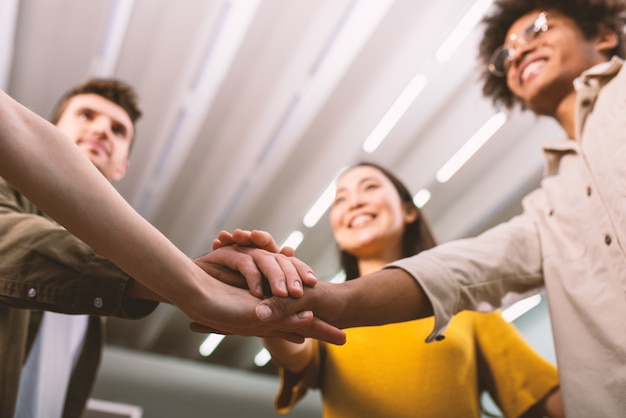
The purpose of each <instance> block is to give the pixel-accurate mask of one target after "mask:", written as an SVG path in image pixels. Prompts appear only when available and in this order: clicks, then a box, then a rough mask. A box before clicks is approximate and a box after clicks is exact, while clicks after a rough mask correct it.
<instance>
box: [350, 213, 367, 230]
mask: <svg viewBox="0 0 626 418" xmlns="http://www.w3.org/2000/svg"><path fill="white" fill-rule="evenodd" d="M370 219H372V216H371V215H358V216H355V217H354V218H353V219H352V222H350V226H351V227H353V228H355V227H359V226H362V225H364V224H366V223H367V222H369V221H370Z"/></svg>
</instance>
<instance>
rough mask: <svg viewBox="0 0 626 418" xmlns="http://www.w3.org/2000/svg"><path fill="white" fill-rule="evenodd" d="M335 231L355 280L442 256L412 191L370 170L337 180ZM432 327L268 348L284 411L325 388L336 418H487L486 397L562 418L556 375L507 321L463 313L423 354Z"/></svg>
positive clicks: (512, 409) (506, 407)
mask: <svg viewBox="0 0 626 418" xmlns="http://www.w3.org/2000/svg"><path fill="white" fill-rule="evenodd" d="M330 223H331V226H332V230H333V234H334V237H335V240H336V242H337V245H338V247H339V249H340V253H341V263H342V267H343V269H344V271H345V272H346V279H347V280H358V277H359V276H361V275H365V274H368V273H372V272H374V271H377V270H380V269H382V268H383V267H384V266H385V265H387V264H388V263H391V262H393V261H395V260H398V259H400V258H403V257H409V256H411V255H414V254H417V253H419V252H421V251H423V250H426V249H428V248H432V247H434V246H435V239H434V237H433V235H432V233H431V232H430V228H429V226H428V223H427V222H426V219H425V218H424V216H423V215H422V214H421V212H420V211H419V209H418V208H417V207H416V206H415V204H414V203H413V200H412V196H411V194H410V193H409V191H408V189H407V188H406V186H404V184H402V182H400V180H399V179H398V178H396V177H395V176H394V175H393V174H391V173H390V172H388V171H387V170H385V169H384V168H382V167H380V166H377V165H374V164H370V163H362V164H358V165H356V166H353V167H351V168H350V169H348V170H346V171H344V172H343V174H342V175H341V176H340V177H339V179H338V180H337V189H336V197H335V200H334V203H333V205H332V208H331V213H330ZM380 285H381V286H384V284H383V283H381V284H380ZM432 327H433V319H432V318H427V319H421V320H417V321H409V322H404V323H398V324H390V325H383V326H378V327H365V328H351V329H347V330H346V336H347V343H346V344H345V345H343V346H341V347H339V346H332V345H328V344H324V343H322V342H319V341H315V340H307V341H306V342H305V343H304V344H302V345H295V344H291V343H288V342H286V341H283V340H277V339H269V338H265V339H264V340H263V341H264V344H265V345H266V347H267V348H268V350H269V351H270V353H271V354H272V359H273V361H274V362H275V363H276V364H278V365H279V366H281V367H282V370H281V378H282V388H281V390H280V392H279V394H278V397H277V398H276V407H277V409H278V410H279V411H281V412H286V411H288V410H290V409H291V408H292V407H293V406H294V404H295V403H296V402H297V401H298V400H299V399H301V398H302V397H303V396H304V394H305V393H306V391H307V390H308V389H310V388H319V389H321V391H322V398H323V404H324V406H323V407H324V416H325V417H329V418H332V417H342V418H345V417H363V416H368V417H381V418H382V417H389V416H393V417H415V416H450V417H452V416H455V417H456V416H459V417H460V416H462V417H480V416H481V401H480V396H481V394H482V393H483V392H484V391H488V392H489V393H490V394H491V395H492V397H493V398H494V399H497V403H498V406H499V407H500V408H501V410H502V411H503V412H504V413H505V415H506V416H507V417H520V416H529V417H530V416H543V415H535V414H544V413H545V414H546V415H548V416H560V415H559V413H558V411H552V410H546V405H547V404H548V403H549V402H551V401H552V400H556V401H557V403H558V402H559V399H560V389H559V388H558V378H557V373H556V369H555V367H554V366H553V365H551V364H549V363H548V362H547V361H546V360H544V359H542V358H541V357H540V356H539V355H538V354H537V353H535V352H534V351H533V350H532V349H531V348H530V347H529V346H528V345H527V344H526V343H525V341H524V340H523V339H522V337H521V336H520V335H519V334H518V332H517V331H516V330H515V328H514V327H513V326H512V325H511V324H509V323H507V322H506V321H504V319H502V316H501V315H500V313H499V312H494V313H490V314H480V313H473V312H463V313H461V314H459V315H457V316H456V317H455V318H454V320H453V321H452V322H451V324H450V326H449V328H448V331H447V334H446V338H445V340H444V341H440V342H438V343H436V344H425V343H424V340H425V338H426V336H427V335H428V333H429V332H430V330H431V329H432ZM525 382H532V383H530V384H528V383H525Z"/></svg>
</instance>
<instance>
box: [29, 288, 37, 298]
mask: <svg viewBox="0 0 626 418" xmlns="http://www.w3.org/2000/svg"><path fill="white" fill-rule="evenodd" d="M35 296H37V291H36V290H35V288H34V287H31V288H30V289H28V297H31V298H34V297H35Z"/></svg>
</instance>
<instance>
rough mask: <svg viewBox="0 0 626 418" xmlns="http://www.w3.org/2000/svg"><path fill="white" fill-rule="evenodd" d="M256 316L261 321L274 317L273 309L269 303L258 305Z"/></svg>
mask: <svg viewBox="0 0 626 418" xmlns="http://www.w3.org/2000/svg"><path fill="white" fill-rule="evenodd" d="M256 316H257V317H258V318H259V319H260V320H261V321H268V320H270V319H272V310H271V309H270V308H269V306H267V305H257V307H256Z"/></svg>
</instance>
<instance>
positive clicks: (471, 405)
mask: <svg viewBox="0 0 626 418" xmlns="http://www.w3.org/2000/svg"><path fill="white" fill-rule="evenodd" d="M432 328H433V319H432V318H426V319H421V320H417V321H410V322H405V323H399V324H390V325H384V326H378V327H363V328H353V329H348V330H346V333H347V336H348V341H347V343H346V344H345V345H343V346H335V345H330V344H323V343H318V344H317V350H316V352H317V356H316V358H315V359H314V361H313V362H312V363H311V364H310V365H309V366H307V368H306V369H305V370H304V371H303V372H301V373H298V374H292V373H289V372H286V371H284V370H281V380H282V387H281V390H280V392H279V394H278V396H277V398H276V409H277V410H278V411H279V412H282V413H286V412H288V411H289V410H290V409H291V407H292V406H293V405H294V404H295V402H297V401H298V399H300V398H301V397H302V396H303V395H304V394H305V392H306V391H307V389H308V388H316V387H319V388H321V390H322V397H323V402H324V417H325V418H347V417H355V418H362V417H368V418H374V417H381V418H382V417H385V418H390V417H393V418H397V417H411V418H415V417H437V418H441V417H446V418H454V417H459V418H471V417H480V416H481V415H480V393H481V392H482V391H483V390H489V392H490V393H491V395H492V397H493V398H494V400H495V401H496V403H497V404H498V406H499V407H500V409H501V410H502V412H503V413H504V414H505V416H506V417H518V416H520V415H521V414H522V413H523V412H525V411H526V410H527V409H528V408H529V407H530V406H532V405H533V404H535V403H536V402H537V401H538V400H540V399H541V398H543V397H544V396H546V395H547V394H548V393H549V392H550V391H551V390H553V389H554V388H556V387H557V386H558V377H557V372H556V368H555V367H554V366H553V365H551V364H550V363H548V362H547V361H546V360H544V359H543V358H541V357H540V356H539V355H538V354H537V353H536V352H535V351H534V350H532V349H531V348H530V347H529V346H528V345H527V344H526V342H525V341H524V340H523V339H522V337H521V335H520V334H519V333H518V332H517V330H516V329H515V327H514V326H513V325H511V324H509V323H507V322H506V321H504V320H503V319H502V316H501V315H500V313H499V312H494V313H489V314H481V313H476V312H462V313H460V314H458V315H456V316H455V317H454V319H453V320H452V322H451V323H450V326H449V328H448V330H447V331H446V338H445V340H443V341H440V342H436V343H432V344H426V343H425V342H424V339H425V338H426V336H427V335H428V333H429V332H430V331H431V330H432Z"/></svg>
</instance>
